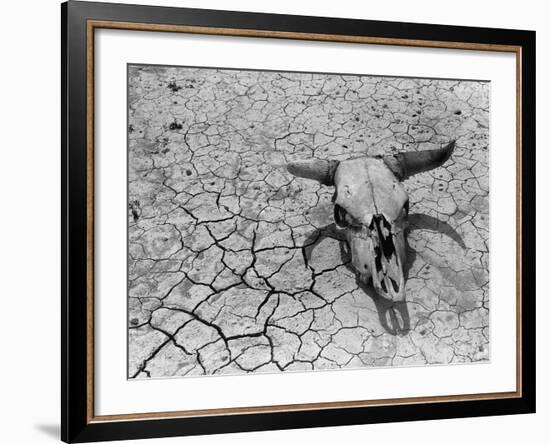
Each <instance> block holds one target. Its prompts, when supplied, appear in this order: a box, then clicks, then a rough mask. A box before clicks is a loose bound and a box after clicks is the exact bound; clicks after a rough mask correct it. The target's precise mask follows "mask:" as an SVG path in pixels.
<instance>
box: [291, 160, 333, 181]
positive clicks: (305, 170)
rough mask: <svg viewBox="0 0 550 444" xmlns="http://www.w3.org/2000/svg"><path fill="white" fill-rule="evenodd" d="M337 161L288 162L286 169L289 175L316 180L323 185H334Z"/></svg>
mask: <svg viewBox="0 0 550 444" xmlns="http://www.w3.org/2000/svg"><path fill="white" fill-rule="evenodd" d="M338 163H339V162H338V161H337V160H305V161H300V162H290V163H288V164H287V166H286V169H287V170H288V172H289V173H290V174H293V175H294V176H298V177H304V178H305V179H313V180H316V181H318V182H320V183H322V184H323V185H328V186H332V185H334V173H335V172H336V168H338Z"/></svg>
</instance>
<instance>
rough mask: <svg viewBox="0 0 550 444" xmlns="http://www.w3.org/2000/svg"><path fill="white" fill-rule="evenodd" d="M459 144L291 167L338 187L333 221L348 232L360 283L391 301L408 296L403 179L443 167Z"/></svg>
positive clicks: (406, 199)
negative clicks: (406, 294)
mask: <svg viewBox="0 0 550 444" xmlns="http://www.w3.org/2000/svg"><path fill="white" fill-rule="evenodd" d="M454 147H455V142H454V141H453V142H451V143H449V144H448V145H446V146H445V147H443V148H440V149H436V150H425V151H417V152H404V153H398V154H394V155H386V156H377V157H368V156H363V157H360V158H356V159H350V160H344V161H335V160H308V161H300V162H291V163H289V164H287V169H288V171H289V172H290V173H291V174H293V175H295V176H298V177H303V178H307V179H313V180H317V181H318V182H320V183H321V184H323V185H327V186H334V187H335V188H336V190H335V193H334V196H333V202H334V220H335V222H336V225H337V226H338V227H339V228H341V229H343V230H344V231H345V235H346V240H347V243H348V246H349V249H350V253H351V257H352V265H353V267H354V268H355V270H356V272H357V273H358V275H359V279H360V280H361V281H362V282H364V283H368V282H369V281H371V280H372V284H373V286H374V288H375V290H376V292H377V293H378V294H380V295H381V296H382V297H384V298H386V299H389V300H392V301H402V300H404V296H405V275H404V266H405V263H406V250H407V249H406V243H405V230H406V228H407V218H408V213H409V197H408V194H407V192H406V191H405V188H404V187H403V184H402V183H401V182H402V181H403V180H405V179H407V178H409V177H411V176H413V175H415V174H418V173H421V172H424V171H429V170H431V169H433V168H437V167H439V166H441V165H443V164H444V163H445V162H446V161H447V160H448V159H449V157H451V154H452V152H453V150H454Z"/></svg>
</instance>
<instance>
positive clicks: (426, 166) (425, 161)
mask: <svg viewBox="0 0 550 444" xmlns="http://www.w3.org/2000/svg"><path fill="white" fill-rule="evenodd" d="M454 149H455V141H454V140H453V141H452V142H451V143H449V144H448V145H446V146H444V147H443V148H440V149H438V150H425V151H409V152H406V153H398V154H394V155H392V156H384V158H383V159H384V163H385V164H386V165H387V166H388V167H389V169H390V170H392V171H393V173H394V174H395V175H396V177H397V178H399V180H405V179H408V178H409V177H411V176H414V175H415V174H418V173H423V172H424V171H429V170H433V169H434V168H437V167H440V166H441V165H443V164H444V163H445V162H447V160H449V158H450V157H451V154H452V153H453V151H454Z"/></svg>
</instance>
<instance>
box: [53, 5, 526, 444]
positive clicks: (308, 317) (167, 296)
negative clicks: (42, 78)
mask: <svg viewBox="0 0 550 444" xmlns="http://www.w3.org/2000/svg"><path fill="white" fill-rule="evenodd" d="M61 13H62V49H61V51H62V85H63V88H62V114H63V118H62V142H63V144H62V145H63V146H62V201H63V206H62V221H63V226H62V251H63V263H62V326H61V327H62V351H63V353H62V361H63V362H62V404H63V407H62V419H61V422H62V427H61V430H62V439H63V440H64V441H65V442H89V441H101V440H114V439H134V438H136V439H137V438H153V437H164V436H177V435H194V434H211V433H228V432H240V431H257V430H270V429H284V428H303V427H320V426H334V425H350V424H367V423H377V422H390V421H412V420H428V419H438V418H454V417H466V416H483V415H502V414H519V413H531V412H534V411H535V33H534V32H532V31H518V30H505V29H487V28H469V27H461V26H442V25H436V24H412V23H394V22H379V21H366V20H356V19H341V18H338V19H337V18H322V17H303V16H288V15H275V14H258V13H244V12H229V11H213V10H199V9H183V8H167V7H151V6H137V5H135V6H134V5H121V4H107V3H88V2H73V1H69V2H68V3H64V4H63V5H62V8H61Z"/></svg>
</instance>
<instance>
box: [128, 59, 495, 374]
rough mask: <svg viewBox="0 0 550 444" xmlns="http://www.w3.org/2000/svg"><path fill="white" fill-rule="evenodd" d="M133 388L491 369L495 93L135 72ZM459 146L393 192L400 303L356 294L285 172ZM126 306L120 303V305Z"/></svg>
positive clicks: (338, 80)
mask: <svg viewBox="0 0 550 444" xmlns="http://www.w3.org/2000/svg"><path fill="white" fill-rule="evenodd" d="M128 76H129V77H128V85H129V91H128V100H129V103H128V106H129V128H128V133H129V179H128V180H129V196H128V199H129V200H128V202H129V205H128V236H129V269H128V292H129V294H128V298H129V313H128V328H129V371H128V377H129V378H144V377H152V378H153V377H178V376H196V375H210V374H235V373H244V372H281V371H306V370H317V369H339V368H361V367H374V366H377V367H379V366H409V365H427V364H453V363H470V362H478V361H486V360H488V359H489V274H488V263H489V252H488V240H489V231H488V229H489V201H488V194H489V171H488V155H489V151H488V149H489V146H488V145H489V92H490V84H489V83H484V82H475V81H449V80H430V79H408V78H392V77H372V76H355V75H332V74H331V75H327V74H302V73H284V72H281V73H276V72H256V71H238V70H222V69H202V68H199V69H194V68H175V67H158V66H133V65H132V66H129V70H128ZM452 139H456V140H457V148H456V150H455V152H454V154H453V156H452V158H451V160H450V161H448V162H447V163H446V164H445V166H444V167H442V168H438V169H435V170H432V171H430V172H426V173H422V174H419V175H417V176H415V177H413V178H411V179H409V180H407V181H406V182H405V187H406V189H407V190H408V192H409V195H410V202H411V211H410V234H409V251H408V264H407V269H408V281H407V285H406V301H405V302H402V303H396V304H393V305H391V304H389V303H387V302H386V301H384V300H383V299H381V298H380V297H378V296H377V295H376V294H375V293H374V292H373V290H372V289H371V288H368V287H364V286H363V285H362V284H359V283H358V282H357V280H356V276H355V273H354V272H353V270H352V269H351V268H350V264H349V262H350V258H349V256H348V253H347V249H346V247H345V241H344V238H343V236H342V233H341V232H340V231H339V230H338V229H337V228H335V226H334V223H333V216H332V204H331V197H332V194H333V191H334V190H333V188H331V187H325V186H322V185H320V184H318V183H316V182H312V181H308V180H305V179H300V178H295V177H293V176H291V175H290V174H289V173H288V172H287V171H286V169H285V168H284V164H285V162H287V161H291V160H297V159H309V158H312V157H315V158H321V159H325V158H331V159H348V158H352V157H358V156H361V155H367V154H368V155H375V154H383V153H391V152H400V151H404V150H424V149H433V148H438V147H440V146H441V145H442V144H443V143H446V142H448V141H450V140H452ZM121 297H122V295H121Z"/></svg>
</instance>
